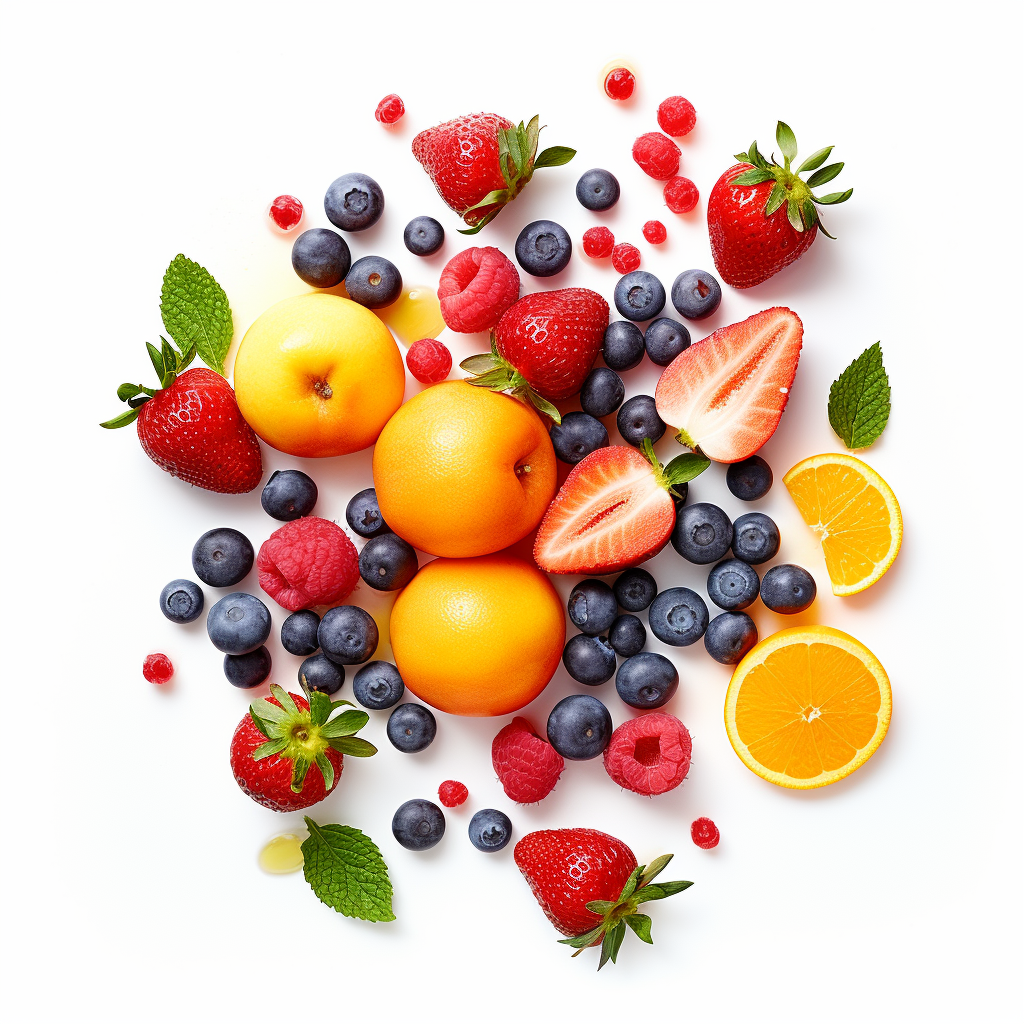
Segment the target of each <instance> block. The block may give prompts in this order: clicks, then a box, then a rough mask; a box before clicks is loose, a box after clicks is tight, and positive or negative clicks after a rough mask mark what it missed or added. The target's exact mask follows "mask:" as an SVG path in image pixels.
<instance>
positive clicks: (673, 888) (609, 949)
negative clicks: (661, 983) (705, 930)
mask: <svg viewBox="0 0 1024 1024" xmlns="http://www.w3.org/2000/svg"><path fill="white" fill-rule="evenodd" d="M672 856H673V855H672V854H671V853H666V854H664V855H662V856H661V857H658V858H656V859H655V860H653V861H651V863H650V864H648V865H643V864H641V865H639V866H638V867H637V868H636V869H635V870H634V871H633V873H632V874H631V875H630V876H629V878H627V879H626V884H625V885H624V886H623V887H622V892H621V893H620V894H619V898H618V899H617V900H615V901H611V900H592V901H591V902H590V903H588V904H587V910H589V911H590V912H591V913H592V914H597V915H598V916H599V917H600V918H601V923H600V924H599V925H598V926H597V927H596V928H591V930H590V931H589V932H584V933H583V934H582V935H576V936H573V938H571V939H559V940H558V941H559V942H561V943H562V944H564V945H566V946H572V947H573V948H574V949H575V950H576V952H575V953H573V956H579V955H580V953H582V952H583V950H584V949H586V948H587V947H588V946H596V945H597V944H598V943H600V944H601V960H600V962H599V963H598V965H597V969H598V970H601V968H602V967H604V965H605V964H606V963H608V961H609V960H611V962H612V963H615V959H616V957H617V956H618V955H619V947H620V946H621V945H622V940H623V938H624V937H625V935H626V928H627V927H629V928H630V929H632V931H633V932H634V933H635V934H636V936H637V938H639V939H640V940H642V941H643V942H646V943H653V942H654V940H653V939H652V938H651V919H650V918H649V917H648V916H647V915H646V914H638V913H637V907H639V906H640V904H641V903H649V902H650V901H651V900H663V899H667V898H668V897H669V896H675V894H676V893H677V892H682V891H683V890H684V889H689V888H690V886H691V885H693V882H654V881H653V880H654V878H655V877H657V876H658V875H660V874H661V872H662V871H664V870H665V868H666V867H667V866H668V863H669V861H671V860H672Z"/></svg>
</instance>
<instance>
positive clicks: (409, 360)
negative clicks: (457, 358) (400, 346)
mask: <svg viewBox="0 0 1024 1024" xmlns="http://www.w3.org/2000/svg"><path fill="white" fill-rule="evenodd" d="M405 364H406V366H408V367H409V372H410V373H411V374H412V375H413V376H414V377H415V378H416V379H417V380H418V381H419V382H420V383H421V384H436V383H438V381H442V380H444V379H445V377H447V376H448V374H449V373H450V372H451V369H452V354H451V352H449V351H448V349H447V348H446V347H445V346H444V345H442V344H441V342H439V341H434V339H433V338H421V339H420V340H419V341H414V342H413V343H412V344H411V345H410V346H409V351H408V352H406V353H405Z"/></svg>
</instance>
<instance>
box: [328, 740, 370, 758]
mask: <svg viewBox="0 0 1024 1024" xmlns="http://www.w3.org/2000/svg"><path fill="white" fill-rule="evenodd" d="M327 742H328V743H329V744H330V746H331V747H332V748H333V749H334V750H336V751H338V753H339V754H349V755H351V756H352V757H373V755H374V754H376V753H377V748H376V747H375V746H374V745H373V744H372V743H371V742H370V741H369V740H364V739H361V738H360V737H359V736H338V737H337V738H334V739H329V740H328V741H327Z"/></svg>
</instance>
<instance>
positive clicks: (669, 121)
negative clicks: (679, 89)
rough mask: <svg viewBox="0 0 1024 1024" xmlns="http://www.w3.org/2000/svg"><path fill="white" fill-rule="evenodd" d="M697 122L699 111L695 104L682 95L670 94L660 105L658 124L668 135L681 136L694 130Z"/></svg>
mask: <svg viewBox="0 0 1024 1024" xmlns="http://www.w3.org/2000/svg"><path fill="white" fill-rule="evenodd" d="M696 123H697V111H696V110H694V109H693V104H692V103H691V102H690V101H689V100H687V99H684V98H683V97H682V96H669V98H668V99H667V100H662V101H661V105H660V106H659V107H658V126H659V127H660V128H661V130H662V131H663V132H664V133H665V134H666V135H674V136H676V138H679V137H680V136H682V135H688V134H689V133H690V132H691V131H693V126H694V125H695V124H696Z"/></svg>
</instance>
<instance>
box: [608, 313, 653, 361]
mask: <svg viewBox="0 0 1024 1024" xmlns="http://www.w3.org/2000/svg"><path fill="white" fill-rule="evenodd" d="M603 355H604V361H605V362H606V363H607V364H608V365H609V366H610V367H611V368H612V369H613V370H632V369H633V367H634V366H639V365H640V360H641V359H643V357H644V336H643V333H642V332H641V330H640V328H639V327H637V325H636V324H634V323H630V322H629V321H628V320H613V321H612V322H611V323H610V324H609V325H608V326H607V327H606V328H605V332H604V342H603Z"/></svg>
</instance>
